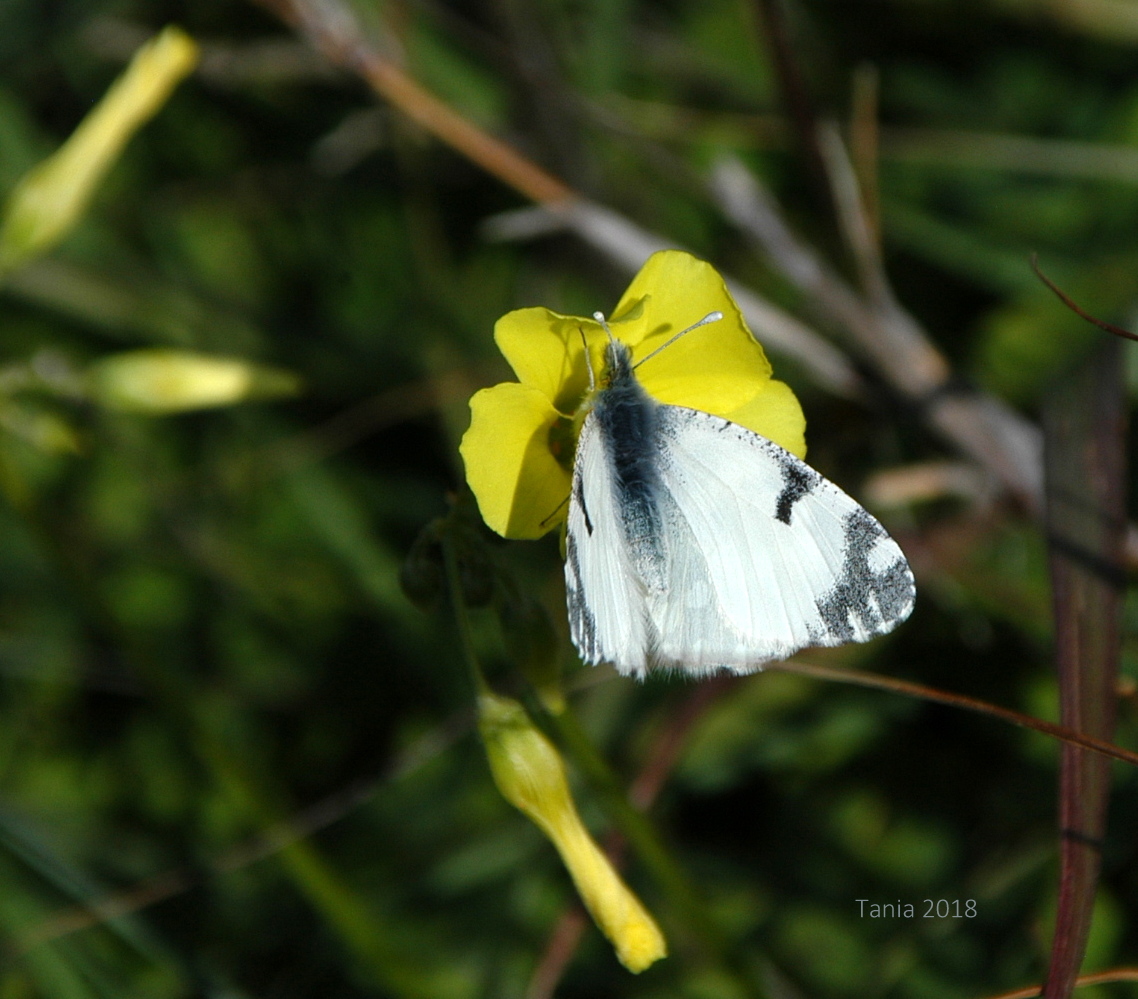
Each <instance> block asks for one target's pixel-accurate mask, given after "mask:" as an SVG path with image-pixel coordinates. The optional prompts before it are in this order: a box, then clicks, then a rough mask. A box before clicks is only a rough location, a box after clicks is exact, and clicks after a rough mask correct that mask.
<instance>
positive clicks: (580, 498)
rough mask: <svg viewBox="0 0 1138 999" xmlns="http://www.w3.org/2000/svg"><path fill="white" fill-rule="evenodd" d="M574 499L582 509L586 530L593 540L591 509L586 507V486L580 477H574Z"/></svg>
mask: <svg viewBox="0 0 1138 999" xmlns="http://www.w3.org/2000/svg"><path fill="white" fill-rule="evenodd" d="M573 498H574V499H575V500H576V501H577V505H578V506H579V507H580V508H581V516H582V517H584V518H585V530H586V531H588V532H589V537H590V538H591V537H592V536H593V521H592V519H591V518H590V517H589V508H588V507H587V506H585V486H584V483H583V482H582V481H581V476H580V475H575V476H574V477H573Z"/></svg>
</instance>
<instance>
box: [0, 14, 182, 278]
mask: <svg viewBox="0 0 1138 999" xmlns="http://www.w3.org/2000/svg"><path fill="white" fill-rule="evenodd" d="M197 58H198V50H197V45H196V44H195V43H194V41H193V39H191V38H190V37H189V35H187V34H186V33H185V32H183V31H181V30H179V29H178V28H174V27H170V28H166V29H165V30H164V31H163V32H162V33H161V34H159V35H158V36H157V37H156V38H154V39H153V40H152V41H150V42H148V43H147V44H146V45H144V46H143V47H142V48H141V49H139V50H138V52H137V53H135V56H134V58H133V59H132V60H131V62H130V65H129V66H128V67H127V68H126V70H125V71H124V72H123V74H122V75H121V76H120V77H119V78H118V79H117V80H116V81H115V83H114V84H113V85H112V87H111V89H110V90H108V91H107V93H106V95H105V96H104V97H103V99H102V100H101V101H99V103H98V104H97V105H96V106H95V108H94V110H93V111H91V113H90V114H88V115H87V117H86V118H84V119H83V121H82V122H80V124H79V126H78V128H76V129H75V131H74V132H73V133H72V134H71V137H70V138H69V139H68V140H67V141H66V142H65V143H64V144H63V145H62V146H60V148H59V149H58V150H56V152H55V153H53V154H52V155H51V156H49V157H48V158H47V159H46V160H44V161H43V162H42V163H40V164H38V165H37V166H35V167H33V168H32V169H31V170H30V171H29V172H28V173H27V174H25V175H24V177H23V178H22V179H21V180H20V181H19V183H18V184H17V185H16V187H15V189H14V190H13V191H12V194H11V196H10V197H9V199H8V205H7V209H6V211H5V213H4V220H3V225H2V226H0V271H3V270H6V269H8V268H10V267H13V266H16V265H18V264H21V263H23V262H24V261H25V260H27V259H29V258H31V257H33V256H36V255H37V254H40V253H44V252H46V251H47V250H49V249H51V247H52V246H54V245H55V244H56V243H57V242H58V241H59V240H60V239H62V238H63V236H64V235H65V234H66V233H67V231H68V230H69V229H70V228H71V227H72V226H73V225H74V224H75V222H76V221H77V220H78V219H79V218H80V216H81V215H82V214H83V212H84V211H85V210H86V208H87V204H88V203H89V202H90V200H91V196H92V194H93V193H94V191H95V188H96V187H97V186H98V184H99V182H100V181H101V180H102V178H103V175H104V174H105V173H106V172H107V170H108V169H109V168H110V166H111V165H112V164H113V163H114V162H115V160H117V159H118V157H119V154H120V153H121V152H122V148H123V146H124V145H126V143H127V140H129V139H130V137H131V136H132V135H133V134H134V133H135V132H136V131H137V130H138V129H139V128H140V127H141V126H142V125H144V124H145V123H146V122H147V121H148V120H149V119H150V118H151V117H153V116H154V114H155V113H156V112H157V111H158V109H159V108H160V107H161V106H162V105H163V104H164V103H165V102H166V99H167V98H168V97H169V96H170V92H171V91H172V90H173V89H174V87H175V86H176V85H177V84H178V83H179V81H181V79H182V78H183V77H184V76H185V75H186V74H187V73H189V72H190V71H191V70H192V69H193V68H194V64H195V63H196V62H197Z"/></svg>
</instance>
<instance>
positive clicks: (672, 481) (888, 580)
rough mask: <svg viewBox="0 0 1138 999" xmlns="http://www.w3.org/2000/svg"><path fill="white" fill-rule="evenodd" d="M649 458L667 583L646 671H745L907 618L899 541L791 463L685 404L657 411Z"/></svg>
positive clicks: (656, 600)
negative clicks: (654, 464) (653, 453)
mask: <svg viewBox="0 0 1138 999" xmlns="http://www.w3.org/2000/svg"><path fill="white" fill-rule="evenodd" d="M657 446H658V469H659V477H660V484H661V488H660V503H661V514H662V517H661V519H662V522H663V524H664V525H665V531H664V534H665V539H664V546H665V549H666V551H667V555H668V563H669V585H668V587H667V589H666V592H664V593H662V594H650V595H649V596H648V598H647V599H646V603H647V607H648V612H649V625H648V632H649V633H653V632H654V633H655V634H656V635H657V636H658V638H657V639H656V643H655V646H654V647H653V648H652V649H651V650H650V652H651V655H652V659H653V663H652V664H653V665H657V664H658V665H663V666H673V667H678V668H682V669H684V670H686V671H689V672H696V673H702V672H708V671H710V670H714V669H716V668H720V667H726V668H729V669H733V670H736V671H738V672H750V671H751V670H754V669H757V668H758V667H760V666H761V665H762V664H763V663H764V662H769V661H771V660H775V659H785V658H786V657H787V656H790V655H792V654H793V653H794V652H796V651H797V650H798V649H800V648H803V647H805V646H808V645H841V644H844V643H846V642H864V641H866V640H868V639H870V638H872V637H874V636H875V635H880V634H884V633H885V632H887V631H890V630H892V629H893V628H894V627H895V626H896V625H897V624H899V623H900V622H901V621H903V620H904V619H905V618H906V617H908V616H909V613H910V611H911V610H912V607H913V600H914V596H915V588H914V584H913V576H912V573H911V571H910V569H909V566H908V563H907V562H906V560H905V556H904V555H903V554H902V552H901V549H900V548H899V547H898V546H897V544H896V542H895V541H893V539H892V538H890V537H889V535H888V534H886V532H885V529H884V528H883V527H882V526H881V525H880V524H879V523H878V522H877V521H876V520H875V519H874V518H873V517H872V516H870V514H869V513H867V512H866V510H865V509H863V508H862V507H861V506H860V505H859V504H858V503H857V502H855V501H854V500H853V499H851V498H850V497H849V496H847V495H846V494H845V493H844V492H842V490H840V489H839V488H838V487H837V486H835V485H834V484H833V483H832V482H829V481H828V480H827V479H825V478H823V477H822V476H821V475H819V474H818V473H817V472H815V471H814V470H813V469H812V468H810V467H809V466H808V465H806V464H805V463H804V462H802V461H801V460H800V459H798V458H796V457H795V456H794V455H792V454H790V452H788V451H786V450H784V449H783V448H781V447H779V446H778V445H777V444H774V443H773V442H771V441H769V440H767V439H766V438H764V437H760V436H759V435H758V434H755V433H753V432H751V431H750V430H747V429H746V428H745V427H741V426H739V425H738V424H734V423H731V422H729V421H728V420H724V419H722V418H721V417H718V416H713V415H711V414H710V413H704V412H700V411H698V410H693V409H686V408H684V407H680V406H660V408H659V411H658V433H657ZM617 665H618V666H619V665H620V663H619V662H618V663H617Z"/></svg>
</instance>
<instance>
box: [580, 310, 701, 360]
mask: <svg viewBox="0 0 1138 999" xmlns="http://www.w3.org/2000/svg"><path fill="white" fill-rule="evenodd" d="M598 315H599V313H598ZM722 318H723V313H722V312H709V313H708V314H707V315H706V316H704V317H703V318H702V319H701V320H700V321H699V322H698V323H692V324H691V325H690V326H689V327H688V328H687V329H686V330H680V331H679V333H677V334H676V335H675V336H673V337H669V338H668V340H667V341H665V342H664V343H662V344H660V346H659V347H657V348H656V349H655V350H654V351H652V353H651V354H649V355H648V356H647V357H642V358H640V360H639V361H637V362H636V363H635V364H634V365H633V366H632V369H633V370H634V371H635V370H636V369H637V368H639V367H640V365H642V364H643V363H644V362H645V361H648V360H651V359H652V358H653V357H655V356H656V355H657V354H659V353H660V351H662V350H663V349H664V348H665V347H670V346H672V344H674V343H675V342H676V341H677V340H678V339H679V338H680V337H682V336H684V335H685V334H687V333H690V332H691V331H692V330H697V329H699V328H700V327H701V326H706V325H707V324H708V323H717V322H719V320H720V319H722ZM605 329H608V327H607V326H606V327H605ZM609 336H612V334H611V333H610V334H609Z"/></svg>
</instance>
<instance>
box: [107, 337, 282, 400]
mask: <svg viewBox="0 0 1138 999" xmlns="http://www.w3.org/2000/svg"><path fill="white" fill-rule="evenodd" d="M87 384H88V388H89V390H90V393H91V396H92V398H93V399H94V400H95V401H96V402H98V403H100V404H101V405H103V406H106V407H108V408H110V409H120V410H127V411H131V412H136V413H147V414H150V415H160V414H163V413H177V412H183V411H185V410H190V409H208V408H211V407H214V406H229V405H232V404H233V403H235V402H242V401H244V400H246V399H251V398H261V399H263V398H269V397H272V396H281V395H292V394H294V393H295V392H297V391H298V389H299V387H300V383H299V380H298V379H297V378H296V376H295V375H293V374H290V373H289V372H287V371H280V370H278V369H274V368H264V367H260V366H258V365H255V364H250V363H249V362H247V361H242V360H240V359H238V358H232V357H214V356H211V355H208V354H195V353H192V352H190V351H183V350H134V351H130V352H128V353H125V354H114V355H112V356H111V357H108V358H105V359H104V360H101V361H98V362H96V363H95V364H94V365H92V366H91V368H90V369H89V370H88V372H87Z"/></svg>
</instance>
